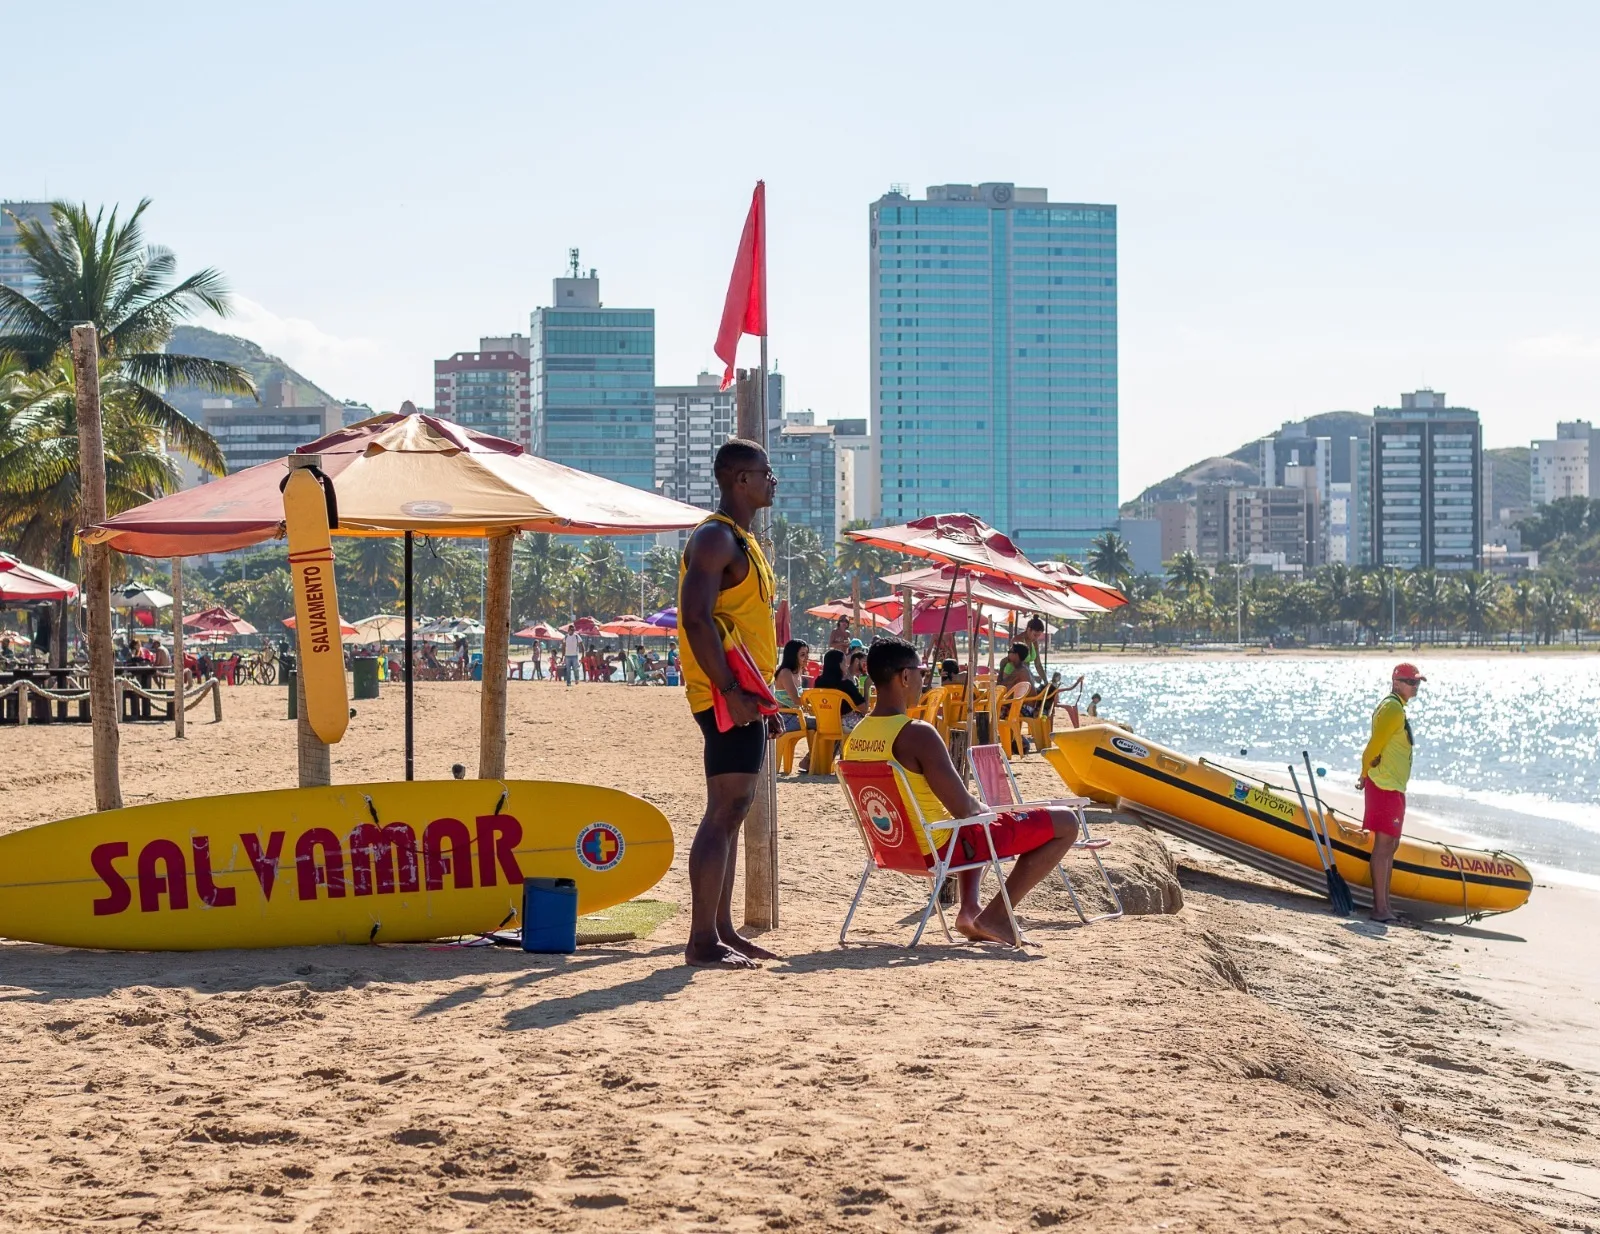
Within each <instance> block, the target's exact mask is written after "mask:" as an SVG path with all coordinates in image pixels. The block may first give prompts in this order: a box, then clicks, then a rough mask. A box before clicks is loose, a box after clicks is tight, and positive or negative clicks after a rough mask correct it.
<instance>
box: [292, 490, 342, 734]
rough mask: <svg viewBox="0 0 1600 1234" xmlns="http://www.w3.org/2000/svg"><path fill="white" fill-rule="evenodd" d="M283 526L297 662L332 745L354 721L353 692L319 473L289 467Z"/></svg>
mask: <svg viewBox="0 0 1600 1234" xmlns="http://www.w3.org/2000/svg"><path fill="white" fill-rule="evenodd" d="M283 525H284V530H285V531H286V532H287V534H288V537H289V574H290V576H291V578H292V579H293V581H294V625H295V631H294V632H295V638H296V644H297V646H298V647H299V649H300V654H299V656H298V657H296V661H295V666H296V671H298V672H299V674H300V679H301V681H303V682H304V683H305V692H306V720H307V722H308V723H309V724H310V725H311V731H312V732H314V733H316V735H317V738H318V739H319V740H320V741H323V742H325V743H326V744H328V745H333V744H334V743H335V742H337V741H338V740H339V739H340V738H341V737H343V736H344V730H345V727H346V725H348V724H349V723H350V695H349V692H348V691H347V689H346V687H345V680H344V643H343V641H342V640H341V639H340V637H339V593H338V589H337V588H336V587H335V586H334V581H333V541H332V539H331V538H330V535H329V528H328V499H327V496H326V495H325V494H324V493H323V491H322V485H321V484H319V483H318V482H317V477H316V476H315V475H313V474H312V473H311V472H310V471H309V470H307V469H306V468H303V467H301V468H296V469H295V470H294V471H291V472H290V473H289V479H288V481H287V483H285V484H284V486H283Z"/></svg>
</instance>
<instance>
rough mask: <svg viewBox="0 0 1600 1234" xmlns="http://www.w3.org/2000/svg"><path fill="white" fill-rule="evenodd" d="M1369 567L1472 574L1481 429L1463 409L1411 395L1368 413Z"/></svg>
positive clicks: (1427, 394) (1479, 545)
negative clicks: (1369, 480)
mask: <svg viewBox="0 0 1600 1234" xmlns="http://www.w3.org/2000/svg"><path fill="white" fill-rule="evenodd" d="M1372 414H1373V421H1372V428H1371V443H1372V444H1371V459H1372V461H1371V473H1372V474H1371V485H1372V487H1371V510H1372V515H1371V530H1372V561H1373V563H1374V564H1376V565H1383V566H1396V567H1398V568H1400V569H1403V570H1412V569H1416V568H1418V567H1424V566H1425V567H1429V568H1432V569H1435V570H1475V569H1477V568H1478V565H1479V563H1480V561H1481V559H1482V554H1483V520H1482V518H1481V517H1480V511H1481V510H1482V503H1483V426H1482V425H1481V424H1480V423H1479V421H1478V413H1477V412H1476V411H1473V410H1472V409H1471V408H1468V407H1450V406H1448V405H1447V404H1446V402H1445V396H1444V395H1443V394H1442V393H1438V392H1436V391H1433V390H1418V391H1416V392H1415V393H1412V394H1402V395H1401V396H1400V406H1399V407H1374V408H1373V409H1372Z"/></svg>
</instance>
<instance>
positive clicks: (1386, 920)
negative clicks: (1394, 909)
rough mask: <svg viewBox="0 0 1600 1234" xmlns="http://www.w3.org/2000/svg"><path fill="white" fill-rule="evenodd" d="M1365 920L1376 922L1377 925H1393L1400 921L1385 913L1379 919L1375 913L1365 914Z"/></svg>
mask: <svg viewBox="0 0 1600 1234" xmlns="http://www.w3.org/2000/svg"><path fill="white" fill-rule="evenodd" d="M1367 920H1368V921H1376V922H1377V923H1378V924H1379V925H1394V924H1395V923H1396V922H1398V921H1399V920H1400V918H1398V917H1396V916H1395V915H1394V914H1393V913H1385V914H1384V915H1383V916H1381V917H1380V916H1378V914H1377V913H1375V912H1373V913H1368V914H1367Z"/></svg>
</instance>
